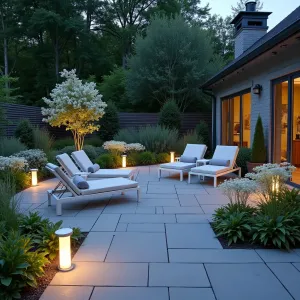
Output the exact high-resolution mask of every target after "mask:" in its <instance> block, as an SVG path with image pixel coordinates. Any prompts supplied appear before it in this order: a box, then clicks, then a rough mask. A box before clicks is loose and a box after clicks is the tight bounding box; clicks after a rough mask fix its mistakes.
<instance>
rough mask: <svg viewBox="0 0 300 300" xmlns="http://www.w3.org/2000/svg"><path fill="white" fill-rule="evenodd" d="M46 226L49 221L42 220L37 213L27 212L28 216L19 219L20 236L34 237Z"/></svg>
mask: <svg viewBox="0 0 300 300" xmlns="http://www.w3.org/2000/svg"><path fill="white" fill-rule="evenodd" d="M48 225H49V220H48V219H43V218H42V217H41V216H40V215H39V213H38V212H29V215H22V217H21V219H20V231H21V233H22V234H27V235H32V236H35V235H37V234H38V233H39V231H40V230H41V228H43V227H45V226H48Z"/></svg>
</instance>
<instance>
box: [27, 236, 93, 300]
mask: <svg viewBox="0 0 300 300" xmlns="http://www.w3.org/2000/svg"><path fill="white" fill-rule="evenodd" d="M83 235H84V237H83V238H82V239H81V240H80V241H79V243H78V244H77V245H76V246H73V247H72V258H73V257H74V255H75V254H76V252H77V250H78V249H79V247H80V246H81V244H82V243H83V241H84V240H85V238H86V237H87V235H88V233H87V232H86V233H83ZM58 263H59V257H58V256H57V257H56V258H55V259H54V260H52V261H51V262H50V264H48V265H47V266H45V268H44V270H45V275H44V276H43V277H40V278H38V279H37V283H38V286H37V287H36V288H33V287H26V288H25V289H24V290H23V292H22V295H21V299H22V300H39V299H40V297H41V296H42V294H43V293H44V291H45V289H46V288H47V286H48V285H49V284H50V282H51V281H52V279H53V277H54V276H55V274H56V273H57V272H58V269H57V266H58Z"/></svg>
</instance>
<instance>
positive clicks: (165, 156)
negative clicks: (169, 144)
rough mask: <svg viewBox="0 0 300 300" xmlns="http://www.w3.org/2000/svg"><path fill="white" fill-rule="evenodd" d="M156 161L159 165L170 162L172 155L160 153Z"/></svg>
mask: <svg viewBox="0 0 300 300" xmlns="http://www.w3.org/2000/svg"><path fill="white" fill-rule="evenodd" d="M155 160H156V162H157V163H158V164H161V163H166V162H169V161H170V154H169V153H158V154H156V158H155Z"/></svg>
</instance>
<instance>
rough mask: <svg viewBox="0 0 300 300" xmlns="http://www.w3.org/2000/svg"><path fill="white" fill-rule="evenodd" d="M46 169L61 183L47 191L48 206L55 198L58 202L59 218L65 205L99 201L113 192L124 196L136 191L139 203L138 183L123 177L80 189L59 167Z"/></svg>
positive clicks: (98, 181)
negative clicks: (76, 202)
mask: <svg viewBox="0 0 300 300" xmlns="http://www.w3.org/2000/svg"><path fill="white" fill-rule="evenodd" d="M46 169H48V170H49V171H50V172H51V173H52V174H53V175H54V176H55V177H56V178H57V179H58V180H59V183H58V184H57V186H56V187H55V188H54V189H53V190H48V191H47V194H48V206H51V199H52V197H53V198H54V199H55V200H56V214H57V215H58V216H61V215H62V204H63V203H72V202H75V201H92V200H99V199H100V198H101V196H102V195H105V194H111V193H112V192H121V193H122V194H124V193H125V192H127V191H132V190H135V191H136V192H137V201H139V194H140V193H139V192H140V189H139V185H138V183H137V182H136V181H132V180H129V179H127V178H121V177H120V178H109V179H101V180H92V181H88V182H86V181H85V182H83V183H85V184H86V187H85V188H83V189H82V188H81V189H80V188H79V187H78V185H76V183H75V182H74V179H72V178H70V177H69V176H67V175H66V174H65V173H64V171H63V170H62V169H61V168H60V167H58V166H57V165H54V164H51V163H48V164H47V165H46ZM78 177H79V176H78Z"/></svg>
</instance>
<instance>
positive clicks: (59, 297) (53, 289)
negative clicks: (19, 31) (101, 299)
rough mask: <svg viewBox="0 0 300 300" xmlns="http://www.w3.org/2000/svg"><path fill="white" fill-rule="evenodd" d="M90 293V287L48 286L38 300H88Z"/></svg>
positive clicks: (91, 289)
mask: <svg viewBox="0 0 300 300" xmlns="http://www.w3.org/2000/svg"><path fill="white" fill-rule="evenodd" d="M92 291H93V287H90V286H49V287H48V288H47V289H46V290H45V292H44V293H43V295H42V296H41V297H40V300H53V299H55V300H89V299H90V296H91V294H92Z"/></svg>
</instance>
